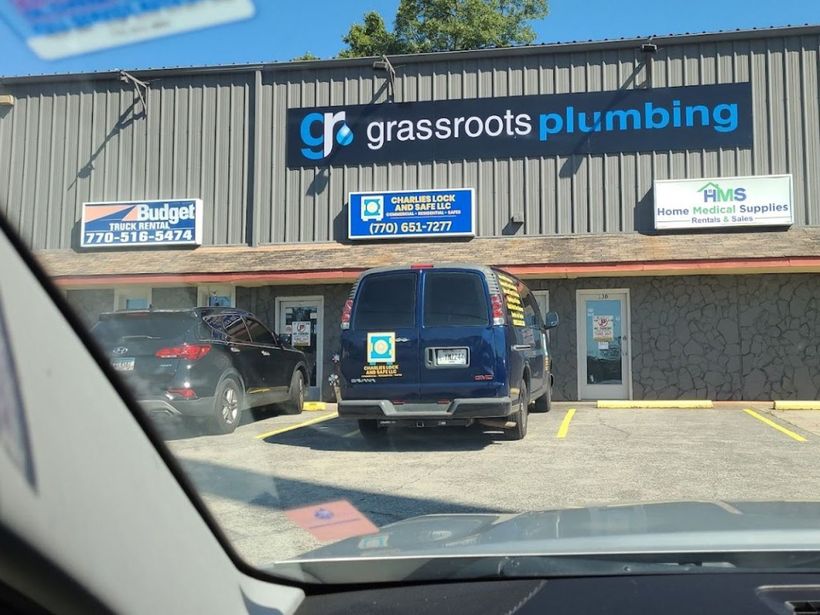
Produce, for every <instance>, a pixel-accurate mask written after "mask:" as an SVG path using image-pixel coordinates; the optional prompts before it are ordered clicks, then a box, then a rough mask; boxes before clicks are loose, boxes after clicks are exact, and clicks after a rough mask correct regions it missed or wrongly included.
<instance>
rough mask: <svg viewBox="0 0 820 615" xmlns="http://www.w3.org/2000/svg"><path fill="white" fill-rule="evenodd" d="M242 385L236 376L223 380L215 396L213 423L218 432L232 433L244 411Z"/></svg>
mask: <svg viewBox="0 0 820 615" xmlns="http://www.w3.org/2000/svg"><path fill="white" fill-rule="evenodd" d="M242 398H243V393H242V386H241V385H240V384H239V382H237V381H236V380H235V379H234V378H232V377H228V378H225V379H224V380H222V382H221V383H220V384H219V386H218V387H217V389H216V395H215V396H214V414H213V416H212V418H211V424H212V425H213V428H214V431H216V432H217V433H232V432H233V431H234V430H235V429H236V426H237V425H238V424H239V417H240V415H241V413H242Z"/></svg>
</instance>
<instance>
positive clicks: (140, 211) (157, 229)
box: [80, 199, 203, 248]
mask: <svg viewBox="0 0 820 615" xmlns="http://www.w3.org/2000/svg"><path fill="white" fill-rule="evenodd" d="M202 226H203V224H202V201H201V200H200V199H176V200H168V201H160V200H157V201H111V202H101V203H83V214H82V237H81V240H80V246H81V247H83V248H121V247H132V246H170V245H173V246H186V245H189V246H198V245H201V244H202Z"/></svg>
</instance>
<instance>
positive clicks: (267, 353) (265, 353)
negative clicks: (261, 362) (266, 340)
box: [262, 350, 270, 357]
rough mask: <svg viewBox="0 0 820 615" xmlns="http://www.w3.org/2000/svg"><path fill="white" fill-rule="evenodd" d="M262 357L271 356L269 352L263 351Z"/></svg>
mask: <svg viewBox="0 0 820 615" xmlns="http://www.w3.org/2000/svg"><path fill="white" fill-rule="evenodd" d="M262 356H263V357H269V356H270V353H269V352H268V351H267V350H263V351H262Z"/></svg>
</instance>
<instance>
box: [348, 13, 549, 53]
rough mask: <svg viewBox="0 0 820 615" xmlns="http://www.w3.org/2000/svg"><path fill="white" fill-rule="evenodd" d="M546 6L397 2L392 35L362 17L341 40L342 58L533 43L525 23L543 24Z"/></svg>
mask: <svg viewBox="0 0 820 615" xmlns="http://www.w3.org/2000/svg"><path fill="white" fill-rule="evenodd" d="M547 12H548V7H547V0H401V2H400V3H399V9H398V11H397V13H396V19H395V22H394V27H393V31H392V32H389V31H388V30H387V28H386V26H385V23H384V20H383V19H382V17H381V15H379V14H378V13H377V12H375V11H371V12H369V13H366V14H365V16H364V21H363V23H356V24H354V25H353V26H351V28H350V30H349V31H348V33H347V34H346V35H345V36H344V37H343V38H342V40H343V41H344V42H345V43H346V44H347V49H345V50H344V51H342V53H341V54H340V56H341V57H348V58H349V57H360V56H378V55H390V54H396V53H426V52H432V51H456V50H459V49H482V48H485V47H505V46H510V45H521V44H528V43H532V42H533V41H534V40H535V32H534V31H533V29H532V27H531V26H530V25H529V22H531V21H533V20H537V19H543V18H544V17H546V15H547Z"/></svg>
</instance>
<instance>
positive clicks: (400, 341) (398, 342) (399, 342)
mask: <svg viewBox="0 0 820 615" xmlns="http://www.w3.org/2000/svg"><path fill="white" fill-rule="evenodd" d="M409 341H410V339H409V338H406V337H397V338H396V343H397V344H401V343H402V342H409Z"/></svg>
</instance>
